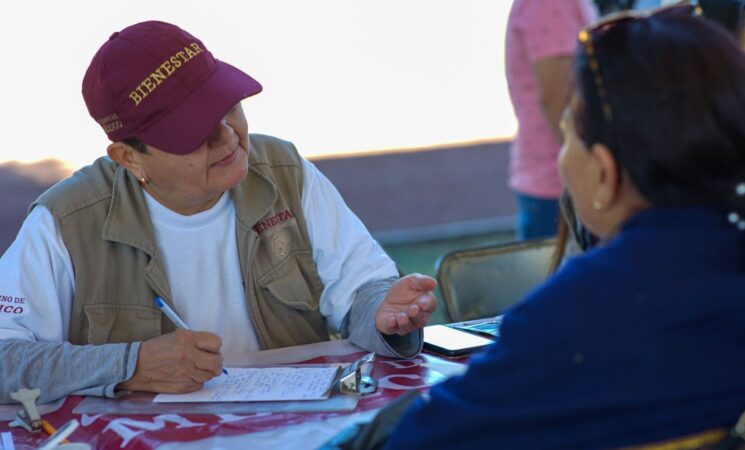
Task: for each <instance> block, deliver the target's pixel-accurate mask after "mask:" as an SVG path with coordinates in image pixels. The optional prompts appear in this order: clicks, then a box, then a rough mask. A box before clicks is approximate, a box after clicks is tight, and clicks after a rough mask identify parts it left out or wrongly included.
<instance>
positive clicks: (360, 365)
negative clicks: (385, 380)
mask: <svg viewBox="0 0 745 450" xmlns="http://www.w3.org/2000/svg"><path fill="white" fill-rule="evenodd" d="M374 359H375V353H368V354H367V355H365V356H363V357H362V358H360V359H358V360H356V361H355V362H353V363H352V364H350V365H348V366H347V367H345V368H344V370H342V371H341V374H340V375H339V377H338V386H339V392H341V393H342V394H372V393H373V392H375V390H376V389H377V388H378V382H377V381H375V380H374V379H373V377H372V376H370V373H371V372H372V367H373V364H372V363H373V360H374Z"/></svg>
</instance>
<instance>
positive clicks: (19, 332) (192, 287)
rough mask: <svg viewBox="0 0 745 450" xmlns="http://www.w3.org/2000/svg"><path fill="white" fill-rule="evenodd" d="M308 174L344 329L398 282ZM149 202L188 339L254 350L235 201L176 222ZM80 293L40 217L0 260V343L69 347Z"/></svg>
mask: <svg viewBox="0 0 745 450" xmlns="http://www.w3.org/2000/svg"><path fill="white" fill-rule="evenodd" d="M303 170H304V177H303V195H302V208H303V213H304V214H305V217H306V221H307V228H308V234H309V237H310V242H311V246H312V248H313V259H314V261H315V263H316V268H317V270H318V274H319V276H320V277H321V280H322V281H323V284H324V290H323V293H322V294H321V302H320V303H321V305H320V309H321V314H323V316H324V317H325V318H326V320H327V321H328V323H329V325H331V326H332V328H335V329H338V328H339V327H340V325H341V322H342V320H343V319H344V316H345V315H346V314H347V312H348V311H349V308H350V306H351V304H352V300H353V295H354V293H355V291H356V290H357V289H358V288H359V287H360V286H362V285H363V284H365V283H367V282H369V281H373V280H379V279H383V278H388V277H393V276H396V275H397V274H398V272H397V270H396V266H395V264H394V263H393V261H392V260H391V259H390V258H389V257H388V255H386V253H385V252H384V251H383V249H382V248H381V247H380V245H379V244H378V243H377V242H376V241H375V240H374V239H372V237H371V236H370V234H369V232H368V231H367V229H366V228H365V226H364V225H363V224H362V222H361V221H360V220H359V219H358V218H357V216H356V215H355V214H354V213H353V212H352V211H351V210H350V209H349V208H348V207H347V206H346V204H345V203H344V200H343V199H342V198H341V195H339V192H338V191H337V190H336V188H335V187H334V186H333V185H332V184H331V182H330V181H329V180H328V179H327V178H326V177H325V176H324V175H323V174H322V173H321V172H319V171H318V169H317V168H316V167H315V166H314V165H313V164H312V163H310V162H308V161H304V162H303ZM145 198H146V201H147V205H148V209H149V212H150V216H151V220H152V222H153V226H154V228H155V237H156V242H157V243H158V249H159V251H160V252H161V254H162V255H163V257H164V265H165V270H166V274H167V276H168V280H169V283H170V288H171V292H172V294H173V300H174V303H175V305H176V308H177V310H178V312H179V314H180V315H181V316H182V318H183V319H184V321H185V322H186V323H187V324H189V326H190V327H191V328H192V329H195V330H203V331H211V332H214V333H216V334H218V335H220V337H221V338H222V340H223V347H222V353H223V354H226V355H227V354H233V353H239V352H245V351H250V350H257V349H258V342H257V339H256V335H255V332H254V330H253V326H252V324H251V320H250V318H249V313H248V310H247V307H246V302H245V299H244V293H243V286H242V282H243V279H242V277H241V274H240V264H239V261H238V252H237V248H236V244H235V209H234V207H233V203H232V200H231V198H230V195H229V194H226V195H223V196H222V197H221V198H220V200H219V201H218V202H217V204H215V205H214V206H213V207H212V208H211V209H209V210H208V211H203V212H201V213H198V214H194V215H191V216H182V215H180V214H178V213H175V212H173V211H171V210H169V209H167V208H165V207H164V206H162V205H161V204H159V203H158V202H157V201H156V200H154V199H153V198H152V197H150V196H149V195H147V194H146V196H145ZM205 228H209V230H210V231H209V232H204V229H205ZM196 255H199V256H198V257H197V256H196ZM195 261H199V263H196V262H195ZM74 290H75V282H74V271H73V267H72V263H71V260H70V256H69V254H68V252H67V249H66V248H65V245H64V242H63V241H62V237H61V235H60V233H59V230H58V229H57V226H56V223H55V221H54V218H53V217H52V215H51V214H50V213H49V211H48V210H47V209H46V208H44V207H41V206H39V207H36V208H34V209H33V210H32V211H31V213H30V214H29V216H28V217H27V218H26V220H25V221H24V223H23V226H22V227H21V230H20V232H19V233H18V236H17V238H16V240H15V242H13V244H12V245H11V246H10V248H9V249H8V251H7V252H6V253H5V254H4V255H3V256H2V258H0V339H7V338H16V339H18V338H20V339H27V340H30V341H40V342H59V341H64V340H67V339H68V336H69V322H70V311H71V308H72V301H73V296H74Z"/></svg>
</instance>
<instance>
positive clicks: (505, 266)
mask: <svg viewBox="0 0 745 450" xmlns="http://www.w3.org/2000/svg"><path fill="white" fill-rule="evenodd" d="M555 244H556V239H555V238H551V239H540V240H531V241H521V242H513V243H508V244H500V245H495V246H490V247H480V248H472V249H464V250H455V251H452V252H450V253H447V254H446V255H444V256H443V257H442V258H440V260H439V261H438V262H437V264H436V265H437V281H438V283H439V286H440V292H441V293H442V298H443V300H444V302H445V309H446V310H447V314H448V316H449V319H450V321H451V322H460V321H463V320H471V319H479V318H483V317H491V316H496V315H498V314H500V313H501V312H502V311H503V310H505V309H506V308H507V307H509V306H510V305H512V304H513V303H515V302H517V301H518V300H520V299H521V298H522V297H523V296H524V295H525V294H526V293H527V292H528V291H529V290H530V289H532V288H533V287H534V286H536V285H538V284H539V283H541V282H542V281H543V280H544V279H545V278H546V276H547V275H548V271H549V267H550V261H551V255H552V254H553V251H554V247H555Z"/></svg>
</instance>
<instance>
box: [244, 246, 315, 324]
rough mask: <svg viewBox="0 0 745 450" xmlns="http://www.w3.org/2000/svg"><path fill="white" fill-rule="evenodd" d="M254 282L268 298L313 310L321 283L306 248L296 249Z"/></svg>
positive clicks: (302, 309) (299, 308) (311, 257)
mask: <svg viewBox="0 0 745 450" xmlns="http://www.w3.org/2000/svg"><path fill="white" fill-rule="evenodd" d="M256 284H258V285H259V287H260V288H261V290H262V293H263V294H264V295H265V296H266V297H267V298H273V299H275V300H277V301H278V302H280V303H282V304H283V305H285V306H288V307H290V308H293V309H296V310H299V311H316V310H318V303H319V299H320V297H321V291H322V290H323V283H321V280H320V279H319V278H318V275H317V273H316V271H315V263H314V262H313V256H312V254H311V252H310V251H309V250H301V251H295V252H292V253H290V254H289V255H287V257H286V258H285V259H283V260H282V261H281V262H280V263H279V264H277V265H276V266H274V267H273V268H272V269H271V270H269V271H268V272H267V273H265V274H264V275H262V276H261V277H260V278H259V279H258V280H257V281H256Z"/></svg>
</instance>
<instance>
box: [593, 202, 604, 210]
mask: <svg viewBox="0 0 745 450" xmlns="http://www.w3.org/2000/svg"><path fill="white" fill-rule="evenodd" d="M592 209H594V210H595V211H600V210H601V209H603V204H602V203H600V202H599V201H598V200H595V201H594V202H592Z"/></svg>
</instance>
